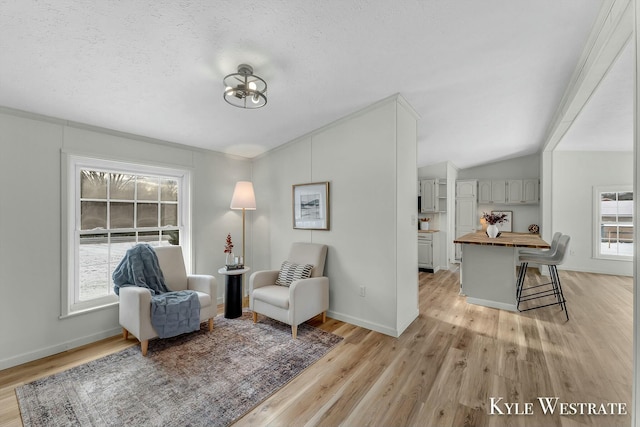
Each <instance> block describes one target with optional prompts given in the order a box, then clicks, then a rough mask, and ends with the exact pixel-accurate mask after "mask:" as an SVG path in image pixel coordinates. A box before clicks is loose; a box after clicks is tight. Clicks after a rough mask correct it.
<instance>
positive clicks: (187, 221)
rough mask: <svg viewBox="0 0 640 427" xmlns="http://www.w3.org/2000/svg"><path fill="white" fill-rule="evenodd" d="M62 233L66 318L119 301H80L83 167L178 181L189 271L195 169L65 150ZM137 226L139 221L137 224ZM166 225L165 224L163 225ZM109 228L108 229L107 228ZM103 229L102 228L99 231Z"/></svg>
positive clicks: (113, 298)
mask: <svg viewBox="0 0 640 427" xmlns="http://www.w3.org/2000/svg"><path fill="white" fill-rule="evenodd" d="M61 157H62V168H61V170H62V174H61V175H62V185H61V189H62V194H61V196H62V204H61V207H62V212H61V213H62V215H61V218H62V224H61V226H62V227H61V228H62V236H61V244H62V251H61V258H62V259H61V272H62V274H61V276H62V277H61V279H62V280H61V284H62V286H61V287H62V290H61V291H62V292H61V301H60V303H61V310H60V311H61V314H60V318H66V317H70V316H75V315H78V314H83V313H87V312H92V311H95V310H100V309H104V308H107V307H111V306H114V305H117V304H118V298H117V296H116V295H107V296H103V297H99V298H95V299H91V300H89V301H80V302H76V297H77V295H78V292H79V280H78V279H79V244H80V238H79V236H80V234H81V231H82V230H81V216H80V205H81V198H80V196H81V194H80V181H81V179H80V170H82V169H90V170H97V171H103V172H115V173H123V174H132V175H138V176H140V175H152V176H157V177H162V178H169V179H175V180H177V181H178V187H179V189H178V194H179V197H178V225H177V228H178V230H179V233H180V246H182V250H183V254H184V257H185V266H186V267H187V272H188V271H190V268H189V266H190V265H191V256H190V255H191V250H190V249H191V170H189V169H188V168H185V167H174V166H165V165H157V164H147V163H138V162H130V161H121V160H113V159H104V158H99V157H92V156H87V155H82V154H76V153H69V152H64V151H63V152H62V156H61ZM134 228H135V224H134ZM159 228H162V227H159ZM104 232H105V233H107V232H108V230H107V229H105V230H104ZM98 233H100V231H98Z"/></svg>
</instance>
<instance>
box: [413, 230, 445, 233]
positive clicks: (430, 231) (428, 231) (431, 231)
mask: <svg viewBox="0 0 640 427" xmlns="http://www.w3.org/2000/svg"><path fill="white" fill-rule="evenodd" d="M438 231H440V230H418V233H437V232H438Z"/></svg>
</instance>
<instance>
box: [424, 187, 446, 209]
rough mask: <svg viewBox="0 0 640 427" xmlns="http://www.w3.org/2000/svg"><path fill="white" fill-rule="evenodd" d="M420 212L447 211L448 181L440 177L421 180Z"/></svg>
mask: <svg viewBox="0 0 640 427" xmlns="http://www.w3.org/2000/svg"><path fill="white" fill-rule="evenodd" d="M420 200H421V202H420V212H421V213H430V212H431V213H432V212H446V211H447V183H446V181H440V180H439V179H423V180H422V181H420Z"/></svg>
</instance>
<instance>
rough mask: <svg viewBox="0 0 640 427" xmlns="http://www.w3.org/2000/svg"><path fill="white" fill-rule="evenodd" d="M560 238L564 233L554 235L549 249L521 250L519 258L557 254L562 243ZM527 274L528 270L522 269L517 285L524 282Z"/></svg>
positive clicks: (557, 232)
mask: <svg viewBox="0 0 640 427" xmlns="http://www.w3.org/2000/svg"><path fill="white" fill-rule="evenodd" d="M560 236H562V233H560V232H559V231H556V232H555V233H554V234H553V238H552V239H551V245H550V246H551V247H550V248H549V249H520V250H518V256H525V255H526V256H540V255H552V254H554V253H555V251H556V249H557V248H558V242H559V241H560ZM525 274H527V269H526V267H525V268H522V266H521V267H520V272H519V273H518V279H517V280H516V283H518V284H519V283H521V282H524V275H525Z"/></svg>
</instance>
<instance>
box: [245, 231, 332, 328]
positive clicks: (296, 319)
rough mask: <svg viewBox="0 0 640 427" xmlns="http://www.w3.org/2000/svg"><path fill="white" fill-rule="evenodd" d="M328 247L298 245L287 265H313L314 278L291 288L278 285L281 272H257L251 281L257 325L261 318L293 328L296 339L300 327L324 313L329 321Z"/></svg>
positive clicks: (294, 246) (292, 284) (303, 280)
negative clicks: (326, 262)
mask: <svg viewBox="0 0 640 427" xmlns="http://www.w3.org/2000/svg"><path fill="white" fill-rule="evenodd" d="M326 257H327V246H326V245H320V244H317V243H294V244H293V245H291V250H290V252H289V257H288V258H287V261H289V262H291V263H293V264H299V265H305V264H310V265H313V268H312V269H311V274H310V277H309V278H307V279H297V280H293V281H292V282H291V284H290V285H289V286H283V285H278V284H276V280H277V279H278V275H279V273H280V271H279V270H265V271H256V272H255V273H253V274H252V275H251V277H250V278H249V308H250V309H251V310H252V311H253V321H254V323H255V322H257V321H258V314H262V315H265V316H267V317H270V318H272V319H276V320H279V321H280V322H283V323H286V324H288V325H291V335H292V336H293V339H295V338H296V336H297V333H298V325H299V324H301V323H303V322H305V321H307V320H309V319H311V318H312V317H314V316H316V315H318V314H320V313H322V321H323V322H325V321H326V315H327V310H328V309H329V278H328V277H323V274H324V264H325V260H326Z"/></svg>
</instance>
